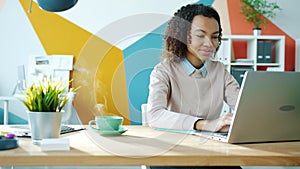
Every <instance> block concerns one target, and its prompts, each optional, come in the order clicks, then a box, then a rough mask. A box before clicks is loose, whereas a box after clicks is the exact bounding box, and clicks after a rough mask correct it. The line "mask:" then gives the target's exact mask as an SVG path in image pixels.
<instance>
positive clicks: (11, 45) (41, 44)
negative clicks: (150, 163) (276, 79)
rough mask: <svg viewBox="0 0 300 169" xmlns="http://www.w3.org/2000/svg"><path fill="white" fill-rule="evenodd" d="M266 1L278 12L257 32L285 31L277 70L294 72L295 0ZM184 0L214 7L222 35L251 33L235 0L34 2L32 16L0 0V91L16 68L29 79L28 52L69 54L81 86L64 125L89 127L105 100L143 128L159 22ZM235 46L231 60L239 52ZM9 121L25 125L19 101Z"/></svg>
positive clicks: (297, 57) (11, 106)
mask: <svg viewBox="0 0 300 169" xmlns="http://www.w3.org/2000/svg"><path fill="white" fill-rule="evenodd" d="M268 1H269V2H277V3H278V5H279V6H280V7H281V8H282V10H281V11H280V12H278V14H277V16H276V18H274V19H268V22H269V23H268V24H267V25H266V27H263V28H262V33H261V34H262V35H263V36H264V35H266V36H268V35H272V36H284V37H285V40H284V42H285V43H284V62H283V64H284V70H283V71H300V32H299V30H298V27H299V22H298V6H299V5H300V1H298V0H289V1H285V0H268ZM189 3H204V4H206V5H212V6H213V7H214V8H215V9H217V11H218V12H219V14H220V16H221V21H222V22H221V23H222V27H223V35H253V30H252V28H253V26H252V25H251V24H249V23H248V22H246V21H245V20H244V16H243V15H242V14H240V13H239V11H240V0H164V1H159V0H154V1H153V0H152V1H146V0H128V1H127V0H126V1H120V0H110V1H99V0H79V1H78V3H77V4H76V5H75V6H74V7H73V8H71V9H69V10H67V11H64V12H47V11H44V10H42V9H40V7H39V6H38V5H37V3H36V1H34V2H33V4H32V10H31V12H30V13H29V12H28V9H29V6H30V3H29V0H0V23H1V26H0V39H1V40H0V56H1V62H0V67H1V71H0V96H5V97H10V96H12V95H13V93H14V90H15V87H16V85H18V81H19V80H20V70H18V67H19V66H20V65H21V66H22V65H24V71H25V76H24V77H25V80H26V82H27V83H30V81H32V78H33V77H35V74H34V72H36V71H35V70H34V69H35V66H37V65H35V64H34V63H32V59H33V58H34V57H37V56H39V57H57V56H66V57H72V63H73V65H72V69H71V70H70V71H69V70H67V71H66V74H67V77H68V78H72V79H73V83H72V86H73V87H76V86H81V89H80V90H79V91H78V92H77V93H76V96H75V98H74V100H73V106H72V108H71V111H70V112H71V115H70V116H69V117H68V118H69V119H67V120H68V122H69V123H73V124H81V123H82V124H87V123H88V121H89V120H91V119H93V118H94V116H95V115H96V114H97V113H98V106H99V104H105V105H106V106H107V109H108V111H109V113H112V114H114V115H120V116H123V117H125V121H124V124H126V125H141V124H142V115H141V105H142V104H143V103H146V102H147V96H148V84H149V74H150V72H151V70H152V69H153V66H154V65H155V64H157V63H158V62H159V61H160V54H161V52H162V48H163V42H162V38H163V34H164V30H165V27H166V25H167V22H168V20H169V19H170V18H171V17H172V15H173V13H174V12H175V11H176V10H177V9H178V8H179V7H181V6H183V5H186V4H189ZM236 45H238V44H236ZM237 48H238V46H236V47H235V48H234V49H233V51H234V52H233V53H234V55H233V56H230V57H236V59H237V58H238V57H240V56H241V55H244V54H245V52H240V51H239V50H238V49H237ZM244 57H245V56H241V58H244ZM61 62H63V60H62V61H61ZM51 66H53V65H51ZM62 66H64V65H62ZM261 69H262V70H265V71H267V68H264V67H262V68H261ZM59 70H61V69H59ZM3 103H4V101H3V100H1V101H0V123H1V124H3V123H4V120H3V119H4V111H5V110H4V104H3ZM7 120H8V124H27V114H26V109H25V107H24V106H23V105H22V104H21V103H20V102H19V101H18V100H9V102H8V119H7ZM245 168H247V167H245ZM265 168H298V167H265Z"/></svg>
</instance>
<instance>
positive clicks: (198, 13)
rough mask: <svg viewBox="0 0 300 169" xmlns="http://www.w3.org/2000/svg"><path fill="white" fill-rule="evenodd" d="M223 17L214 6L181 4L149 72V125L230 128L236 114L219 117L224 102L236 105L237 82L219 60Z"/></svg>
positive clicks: (201, 128) (209, 129)
mask: <svg viewBox="0 0 300 169" xmlns="http://www.w3.org/2000/svg"><path fill="white" fill-rule="evenodd" d="M221 36H222V28H221V22H220V17H219V14H218V13H217V11H215V10H214V9H213V8H212V7H209V6H205V5H203V4H194V5H187V6H183V7H181V8H180V9H179V10H178V11H177V12H176V13H175V14H174V16H173V17H172V19H171V20H170V21H169V24H168V26H167V30H166V32H165V37H164V40H165V51H164V53H163V55H162V57H163V58H164V60H163V61H162V62H160V63H159V64H158V65H156V66H155V68H154V70H153V71H152V73H151V75H150V84H149V97H148V104H147V110H148V115H147V116H148V117H147V118H148V123H149V125H150V126H151V127H163V128H171V129H182V130H191V129H195V130H208V131H214V132H217V131H220V132H226V131H228V128H229V125H230V123H231V120H232V113H230V112H229V113H226V114H224V115H222V116H220V114H221V111H222V107H223V101H225V102H226V103H227V104H228V105H229V106H230V107H231V108H234V106H235V103H236V100H237V96H238V93H239V84H238V83H237V81H236V80H235V79H234V77H233V76H232V75H230V73H229V72H228V71H226V69H225V67H224V65H223V64H222V63H221V62H218V61H213V60H212V59H211V58H214V56H215V54H216V52H217V50H218V48H219V46H220V45H221Z"/></svg>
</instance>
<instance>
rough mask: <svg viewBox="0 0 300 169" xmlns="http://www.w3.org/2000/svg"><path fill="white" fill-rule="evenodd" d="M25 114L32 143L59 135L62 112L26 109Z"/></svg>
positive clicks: (38, 142)
mask: <svg viewBox="0 0 300 169" xmlns="http://www.w3.org/2000/svg"><path fill="white" fill-rule="evenodd" d="M27 114H28V122H29V127H30V131H31V140H32V143H33V144H37V145H39V144H40V142H41V141H42V139H44V138H58V137H59V135H60V129H61V121H62V112H31V111H28V112H27Z"/></svg>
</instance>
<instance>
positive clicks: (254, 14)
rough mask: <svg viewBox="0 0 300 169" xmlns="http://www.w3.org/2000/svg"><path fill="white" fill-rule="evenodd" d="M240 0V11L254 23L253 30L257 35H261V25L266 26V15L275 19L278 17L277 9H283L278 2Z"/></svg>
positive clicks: (247, 19)
mask: <svg viewBox="0 0 300 169" xmlns="http://www.w3.org/2000/svg"><path fill="white" fill-rule="evenodd" d="M240 1H241V11H240V13H241V14H244V15H245V18H244V19H245V20H246V21H248V22H250V23H252V24H253V25H254V28H253V31H254V34H255V35H260V31H261V26H263V27H265V26H266V24H267V20H266V18H265V17H267V18H270V19H273V18H275V17H276V11H280V10H281V8H280V7H279V5H278V4H277V3H276V2H268V1H267V0H240ZM264 16H265V17H264Z"/></svg>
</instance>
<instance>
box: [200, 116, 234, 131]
mask: <svg viewBox="0 0 300 169" xmlns="http://www.w3.org/2000/svg"><path fill="white" fill-rule="evenodd" d="M232 115H233V114H232V113H230V112H228V113H226V114H224V116H222V117H219V118H218V119H215V120H200V121H198V122H197V123H196V129H197V130H206V131H212V132H228V130H229V127H230V124H231V121H232Z"/></svg>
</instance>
